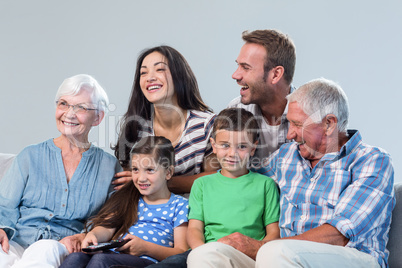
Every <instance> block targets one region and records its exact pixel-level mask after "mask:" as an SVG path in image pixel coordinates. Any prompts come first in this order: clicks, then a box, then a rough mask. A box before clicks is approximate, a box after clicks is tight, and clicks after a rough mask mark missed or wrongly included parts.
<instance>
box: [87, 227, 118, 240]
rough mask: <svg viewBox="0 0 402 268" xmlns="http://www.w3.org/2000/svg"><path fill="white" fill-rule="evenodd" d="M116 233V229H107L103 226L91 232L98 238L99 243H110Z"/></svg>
mask: <svg viewBox="0 0 402 268" xmlns="http://www.w3.org/2000/svg"><path fill="white" fill-rule="evenodd" d="M114 232H115V229H114V228H105V227H102V226H97V227H95V228H94V229H92V230H91V231H90V233H92V234H93V235H94V236H95V237H96V239H97V240H98V242H107V241H109V240H110V239H112V237H113V234H114Z"/></svg>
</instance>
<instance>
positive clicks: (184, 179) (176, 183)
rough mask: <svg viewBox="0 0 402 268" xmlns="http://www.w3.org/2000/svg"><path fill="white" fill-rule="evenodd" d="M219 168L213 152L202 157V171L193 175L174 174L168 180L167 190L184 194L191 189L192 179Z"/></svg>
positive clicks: (211, 172)
mask: <svg viewBox="0 0 402 268" xmlns="http://www.w3.org/2000/svg"><path fill="white" fill-rule="evenodd" d="M219 168H220V165H219V162H218V160H217V159H216V155H215V154H214V153H212V154H210V155H209V156H207V157H205V158H204V162H203V169H202V170H203V171H202V172H200V173H198V174H194V175H189V176H188V175H182V176H175V177H173V178H171V179H170V180H169V181H168V187H169V190H170V191H171V192H173V193H175V194H184V193H189V192H190V191H191V187H192V186H193V183H194V181H195V180H196V179H197V178H199V177H202V176H205V175H209V174H213V173H215V172H216V171H217V170H218V169H219Z"/></svg>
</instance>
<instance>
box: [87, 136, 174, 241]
mask: <svg viewBox="0 0 402 268" xmlns="http://www.w3.org/2000/svg"><path fill="white" fill-rule="evenodd" d="M137 154H145V155H152V157H153V159H154V160H155V162H156V163H158V164H159V165H161V166H162V167H163V168H171V167H172V166H174V162H175V160H174V157H175V154H174V149H173V146H172V143H171V142H170V141H169V140H168V139H166V138H165V137H161V136H147V137H144V138H142V139H141V140H139V141H138V142H137V143H136V144H135V145H134V146H133V148H132V149H131V152H130V158H131V157H132V156H133V155H137ZM140 197H141V194H140V192H139V191H138V189H137V188H136V187H135V186H134V183H126V185H124V186H123V187H122V188H121V189H120V190H118V191H116V192H115V193H114V194H113V195H112V196H111V197H110V198H109V199H108V200H107V201H106V203H105V204H104V205H103V207H102V208H101V210H100V211H99V212H98V214H97V215H95V216H94V217H92V218H90V219H89V220H88V221H87V224H86V226H85V231H86V232H88V231H89V230H90V229H92V228H94V227H96V226H102V227H105V228H116V232H115V234H114V235H113V237H112V239H117V238H118V237H120V236H121V235H123V234H125V233H127V232H128V230H129V228H130V227H131V225H133V224H134V223H135V222H137V220H138V214H137V212H138V202H139V200H140Z"/></svg>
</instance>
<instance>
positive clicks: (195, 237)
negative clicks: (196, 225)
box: [187, 228, 205, 249]
mask: <svg viewBox="0 0 402 268" xmlns="http://www.w3.org/2000/svg"><path fill="white" fill-rule="evenodd" d="M187 243H188V245H189V246H190V248H192V249H195V248H196V247H199V246H202V245H203V244H205V236H204V234H203V233H202V232H200V231H199V230H195V229H191V228H188V231H187Z"/></svg>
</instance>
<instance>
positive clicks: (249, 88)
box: [232, 43, 272, 104]
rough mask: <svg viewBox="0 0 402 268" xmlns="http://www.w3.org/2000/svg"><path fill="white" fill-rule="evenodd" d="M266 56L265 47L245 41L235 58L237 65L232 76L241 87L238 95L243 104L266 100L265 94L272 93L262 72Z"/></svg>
mask: <svg viewBox="0 0 402 268" xmlns="http://www.w3.org/2000/svg"><path fill="white" fill-rule="evenodd" d="M266 57H267V52H266V50H265V48H264V47H263V46H262V45H259V44H254V43H246V44H244V45H243V47H242V48H241V50H240V54H239V56H238V57H237V60H236V62H237V64H238V67H237V70H236V71H235V72H234V73H233V75H232V78H233V79H235V80H236V82H237V84H239V85H240V86H241V87H242V88H241V90H240V95H241V102H242V103H243V104H251V103H254V104H258V103H259V102H260V101H267V99H268V98H269V95H268V96H267V94H272V93H271V90H270V88H269V83H268V81H267V79H266V77H265V73H264V63H265V60H266Z"/></svg>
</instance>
